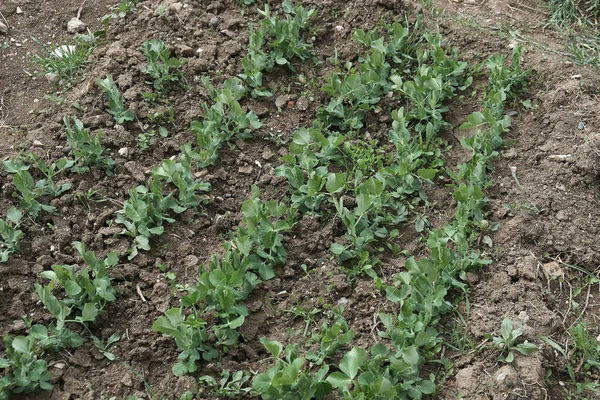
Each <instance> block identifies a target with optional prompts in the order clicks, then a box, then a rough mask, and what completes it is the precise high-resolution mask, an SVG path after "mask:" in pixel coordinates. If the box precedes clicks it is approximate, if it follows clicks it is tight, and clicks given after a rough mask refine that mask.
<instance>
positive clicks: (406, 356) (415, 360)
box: [402, 346, 420, 366]
mask: <svg viewBox="0 0 600 400" xmlns="http://www.w3.org/2000/svg"><path fill="white" fill-rule="evenodd" d="M419 358H420V357H419V352H418V351H417V348H416V347H415V346H409V347H407V348H405V349H404V350H402V359H403V360H404V362H405V363H407V364H408V365H411V366H415V365H417V364H419Z"/></svg>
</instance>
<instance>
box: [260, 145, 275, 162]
mask: <svg viewBox="0 0 600 400" xmlns="http://www.w3.org/2000/svg"><path fill="white" fill-rule="evenodd" d="M274 155H275V153H273V150H271V149H270V148H268V147H266V148H265V150H264V151H263V153H262V158H263V160H267V161H269V160H270V159H271V158H273V156H274Z"/></svg>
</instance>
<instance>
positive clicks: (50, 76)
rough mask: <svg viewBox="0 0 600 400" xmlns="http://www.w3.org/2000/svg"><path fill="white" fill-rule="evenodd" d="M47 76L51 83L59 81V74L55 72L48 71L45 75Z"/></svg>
mask: <svg viewBox="0 0 600 400" xmlns="http://www.w3.org/2000/svg"><path fill="white" fill-rule="evenodd" d="M44 76H45V77H46V79H47V80H48V82H50V83H55V82H58V75H56V74H55V73H54V72H48V73H47V74H46V75H44Z"/></svg>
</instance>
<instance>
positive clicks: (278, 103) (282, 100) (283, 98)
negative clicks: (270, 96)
mask: <svg viewBox="0 0 600 400" xmlns="http://www.w3.org/2000/svg"><path fill="white" fill-rule="evenodd" d="M289 99H290V97H289V96H288V95H287V94H282V95H280V96H278V97H277V98H276V99H275V107H277V108H282V107H283V106H284V105H285V104H286V103H287V102H288V100H289Z"/></svg>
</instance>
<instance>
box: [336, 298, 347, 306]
mask: <svg viewBox="0 0 600 400" xmlns="http://www.w3.org/2000/svg"><path fill="white" fill-rule="evenodd" d="M337 303H338V306H339V305H342V304H348V299H347V298H345V297H341V298H340V299H339V300H338V302H337Z"/></svg>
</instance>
